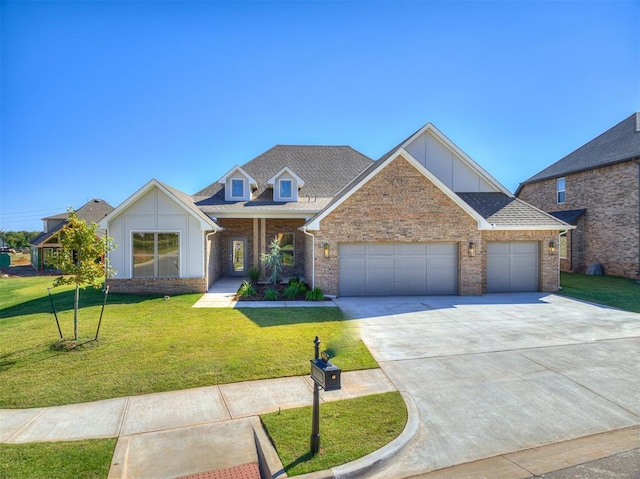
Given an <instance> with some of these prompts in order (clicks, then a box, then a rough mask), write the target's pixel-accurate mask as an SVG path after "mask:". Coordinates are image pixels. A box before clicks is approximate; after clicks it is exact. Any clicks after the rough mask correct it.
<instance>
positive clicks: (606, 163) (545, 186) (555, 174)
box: [516, 113, 640, 278]
mask: <svg viewBox="0 0 640 479" xmlns="http://www.w3.org/2000/svg"><path fill="white" fill-rule="evenodd" d="M516 195H517V196H518V198H520V199H522V200H524V201H526V202H528V203H530V204H532V205H535V206H537V207H538V208H540V209H541V210H544V211H546V212H549V213H550V214H552V215H554V216H555V217H557V218H560V219H562V220H564V221H566V222H567V223H570V224H572V225H574V226H575V227H576V228H575V229H574V230H573V231H568V232H567V233H566V235H562V237H561V242H560V248H559V254H560V258H561V262H560V266H561V269H562V270H563V271H575V272H583V271H585V269H586V268H587V267H588V265H589V264H591V263H593V262H598V263H601V264H602V265H603V266H604V271H605V273H606V274H611V275H616V276H627V277H630V278H637V275H638V274H640V113H634V114H633V115H631V116H630V117H628V118H626V119H625V120H623V121H622V122H620V123H618V124H617V125H616V126H614V127H613V128H611V129H610V130H607V131H606V132H604V133H602V134H601V135H600V136H598V137H596V138H594V139H593V140H591V141H590V142H588V143H586V144H585V145H583V146H581V147H580V148H578V149H577V150H575V151H574V152H572V153H570V154H569V155H567V156H565V157H564V158H562V159H561V160H559V161H557V162H556V163H554V164H552V165H551V166H549V167H548V168H545V169H544V170H542V171H541V172H539V173H538V174H536V175H534V176H532V177H531V178H529V179H528V180H526V181H525V182H523V183H522V184H521V185H520V186H519V187H518V190H517V191H516Z"/></svg>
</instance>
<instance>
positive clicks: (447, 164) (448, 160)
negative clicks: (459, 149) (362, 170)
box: [405, 132, 498, 193]
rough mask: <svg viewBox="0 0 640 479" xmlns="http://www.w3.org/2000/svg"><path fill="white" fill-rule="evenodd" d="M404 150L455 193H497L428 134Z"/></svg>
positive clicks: (418, 138)
mask: <svg viewBox="0 0 640 479" xmlns="http://www.w3.org/2000/svg"><path fill="white" fill-rule="evenodd" d="M405 149H406V150H407V151H408V152H409V153H410V154H411V155H412V156H413V157H414V158H415V159H416V160H418V161H419V162H420V163H422V164H423V165H424V166H425V167H426V168H427V169H428V170H429V171H430V172H431V173H433V174H434V175H435V176H436V177H437V178H438V179H439V180H440V181H442V182H443V183H444V184H445V185H447V186H448V187H449V188H451V190H453V191H455V192H465V193H482V192H495V191H498V190H497V189H496V188H495V187H494V186H492V185H491V184H490V183H489V182H487V180H486V179H484V178H483V177H482V175H480V174H478V172H476V171H474V170H473V169H472V168H471V167H470V166H469V165H468V164H466V163H465V162H464V161H463V160H462V159H461V158H459V157H458V155H457V154H456V153H454V152H453V151H452V150H451V149H450V148H448V147H447V146H446V145H444V144H443V143H442V142H441V141H440V140H438V139H437V138H436V137H435V136H433V135H432V134H431V133H429V132H424V133H422V134H421V135H420V136H418V137H417V138H415V139H414V140H413V141H412V142H411V143H410V144H409V145H407V146H406V147H405Z"/></svg>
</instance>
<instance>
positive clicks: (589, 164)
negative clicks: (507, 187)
mask: <svg viewBox="0 0 640 479" xmlns="http://www.w3.org/2000/svg"><path fill="white" fill-rule="evenodd" d="M638 127H640V113H634V114H633V115H631V116H630V117H628V118H626V119H625V120H623V121H621V122H620V123H618V124H617V125H616V126H614V127H613V128H611V129H609V130H607V131H605V132H604V133H602V134H601V135H599V136H597V137H596V138H594V139H593V140H591V141H590V142H588V143H586V144H584V145H583V146H581V147H580V148H578V149H577V150H575V151H574V152H572V153H569V154H568V155H567V156H565V157H564V158H562V159H561V160H559V161H557V162H555V163H554V164H552V165H551V166H549V167H547V168H545V169H544V170H542V171H541V172H539V173H537V174H535V175H533V176H532V177H531V178H529V179H528V180H526V181H524V182H523V183H522V185H526V184H528V183H535V182H537V181H540V180H546V179H549V178H557V177H560V176H565V175H567V174H569V173H577V172H579V171H585V170H591V169H593V168H599V167H601V166H605V165H610V164H613V163H620V162H622V161H628V160H631V159H634V158H638V157H640V131H638V129H639V128H638Z"/></svg>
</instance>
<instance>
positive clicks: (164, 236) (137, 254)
mask: <svg viewBox="0 0 640 479" xmlns="http://www.w3.org/2000/svg"><path fill="white" fill-rule="evenodd" d="M131 250H132V253H133V277H134V278H178V277H179V276H180V234H179V233H133V241H132V248H131Z"/></svg>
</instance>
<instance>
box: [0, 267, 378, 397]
mask: <svg viewBox="0 0 640 479" xmlns="http://www.w3.org/2000/svg"><path fill="white" fill-rule="evenodd" d="M52 279H53V278H52V277H32V278H1V279H0V384H2V387H1V388H0V408H27V407H43V406H54V405H62V404H70V403H78V402H85V401H95V400H100V399H108V398H113V397H122V396H130V395H138V394H145V393H153V392H161V391H169V390H179V389H187V388H193V387H200V386H210V385H215V384H223V383H231V382H238V381H246V380H254V379H264V378H276V377H284V376H297V375H304V374H309V359H311V358H312V357H313V339H314V337H315V336H316V335H318V336H319V337H320V339H321V340H322V345H321V347H322V349H329V350H331V352H332V355H335V357H334V361H335V362H336V364H339V365H340V367H342V369H343V371H349V370H357V369H367V368H374V367H377V364H376V362H375V360H374V359H373V357H372V356H371V354H370V353H369V352H368V350H367V349H366V347H365V346H364V344H363V343H362V341H360V339H359V337H358V331H357V329H355V326H354V322H352V321H347V320H346V319H345V318H344V316H343V315H342V313H341V312H340V310H339V309H338V308H260V309H244V310H234V309H208V308H202V309H201V308H192V307H191V306H192V305H193V303H194V302H195V301H196V300H197V299H198V298H199V297H200V295H197V294H196V295H182V296H174V297H171V298H169V299H167V300H165V299H163V298H162V297H152V296H135V295H122V294H110V295H109V299H108V303H107V307H106V309H105V312H104V317H103V321H102V327H101V329H100V336H99V338H98V339H99V342H97V343H96V342H88V343H87V344H86V345H85V346H81V347H79V348H77V349H75V350H73V351H69V352H65V351H57V350H54V349H53V348H52V345H53V344H54V343H55V342H56V340H57V339H58V331H57V327H56V324H55V320H54V317H53V314H52V313H51V305H50V302H49V298H48V297H47V287H48V286H50V285H51V282H52ZM52 294H53V298H54V303H55V305H56V309H57V310H58V316H59V317H60V322H61V326H62V331H63V334H64V335H65V337H72V331H73V324H72V323H73V291H72V289H71V287H60V288H55V289H52ZM102 298H103V296H102V293H101V292H100V291H99V290H95V289H92V288H87V289H84V290H81V292H80V307H81V309H80V313H79V330H80V336H81V339H84V340H90V339H92V338H93V337H94V335H95V331H96V327H97V322H98V318H99V315H100V308H101V306H102Z"/></svg>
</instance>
